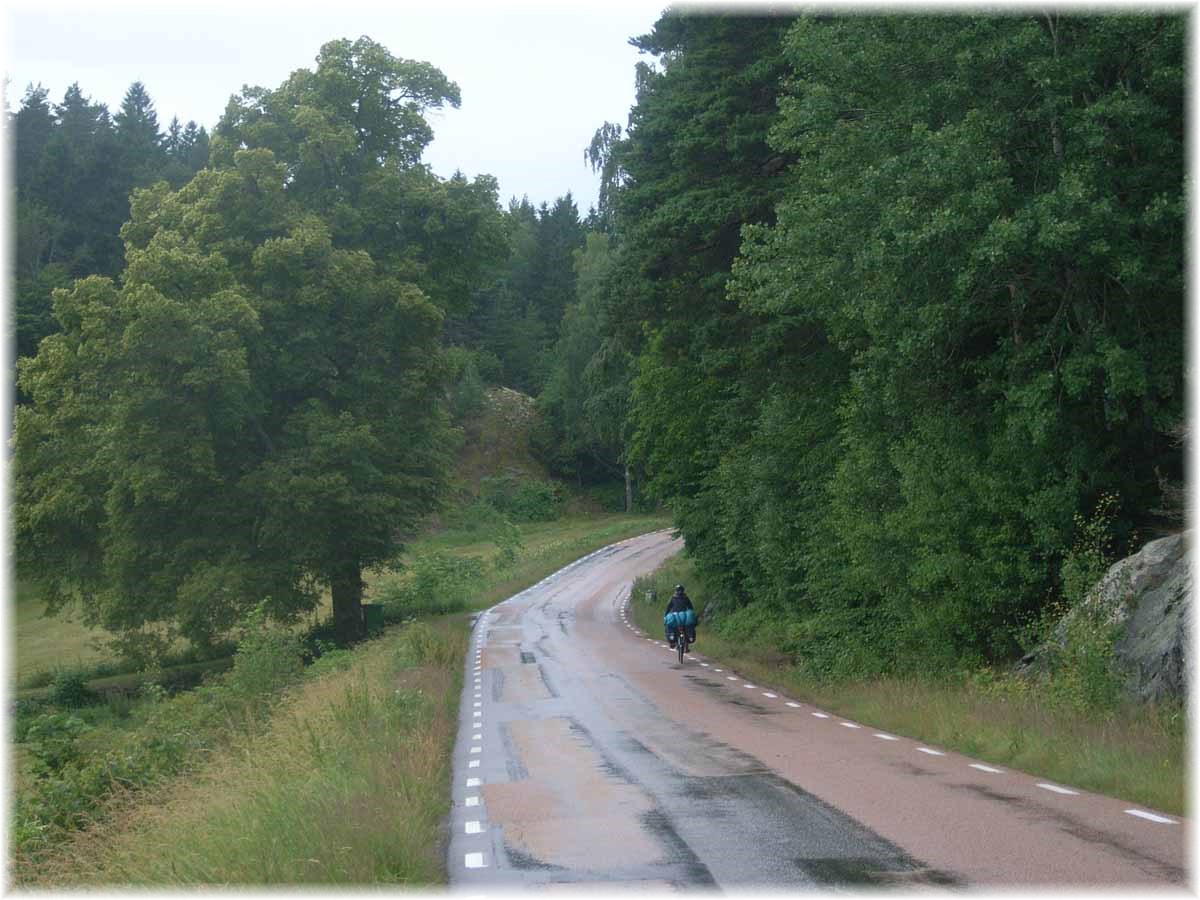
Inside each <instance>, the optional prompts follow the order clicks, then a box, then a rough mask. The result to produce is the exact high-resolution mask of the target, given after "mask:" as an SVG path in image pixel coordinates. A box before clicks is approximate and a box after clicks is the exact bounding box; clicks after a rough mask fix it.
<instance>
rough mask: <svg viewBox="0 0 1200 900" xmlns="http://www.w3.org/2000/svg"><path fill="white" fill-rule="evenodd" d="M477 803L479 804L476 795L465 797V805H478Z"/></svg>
mask: <svg viewBox="0 0 1200 900" xmlns="http://www.w3.org/2000/svg"><path fill="white" fill-rule="evenodd" d="M478 805H479V797H478V796H471V797H468V798H467V806H478Z"/></svg>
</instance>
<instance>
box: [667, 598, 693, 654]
mask: <svg viewBox="0 0 1200 900" xmlns="http://www.w3.org/2000/svg"><path fill="white" fill-rule="evenodd" d="M684 610H689V611H691V615H690V616H689V617H688V618H689V619H690V620H691V623H692V624H689V625H687V626H685V627H686V628H687V638H688V641H689V642H690V643H693V644H694V643H695V642H696V625H695V621H696V611H695V607H694V606H692V600H691V598H690V597H689V596H688V595H687V592H686V591H685V590H684V589H683V585H682V584H677V585H675V593H674V594H672V595H671V599H670V600H669V601H668V602H667V611H666V612H665V613H663V619H664V620H665V619H666V618H667V617H668V616H670V615H671V613H681V612H684ZM667 643H668V644H670V645H671V646H672V647H674V646H675V626H674V625H670V624H668V625H667Z"/></svg>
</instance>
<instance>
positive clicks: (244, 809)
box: [27, 619, 468, 886]
mask: <svg viewBox="0 0 1200 900" xmlns="http://www.w3.org/2000/svg"><path fill="white" fill-rule="evenodd" d="M467 637H468V635H467V631H466V630H465V629H464V628H462V627H461V623H460V622H457V621H449V620H447V619H443V620H441V621H439V622H436V623H433V624H432V625H430V624H418V625H414V626H410V627H408V628H405V629H402V630H401V631H400V632H399V633H398V634H396V635H394V636H392V637H391V638H389V639H385V640H381V641H374V642H371V643H370V644H369V645H367V646H366V647H365V648H364V649H362V650H360V651H359V652H357V653H356V654H355V655H354V656H355V659H354V662H353V664H352V665H351V666H350V668H348V669H346V670H342V671H338V670H330V671H327V672H324V673H322V674H320V675H318V676H317V677H315V678H312V679H310V680H309V681H308V682H307V683H306V684H304V685H303V687H302V688H301V689H299V690H297V691H295V692H294V693H293V695H292V696H291V697H290V698H289V700H288V701H287V702H286V703H285V704H284V706H283V707H282V708H281V709H280V710H279V711H278V712H277V714H276V715H275V716H274V717H273V719H272V721H271V723H270V726H269V727H268V728H267V729H266V730H264V731H262V732H259V733H247V734H246V735H244V736H243V737H242V738H241V739H240V740H238V741H236V742H235V743H234V744H233V745H232V746H231V747H230V748H229V751H228V752H225V753H222V754H221V755H220V756H219V757H216V758H214V759H213V760H212V761H211V763H210V764H209V765H207V766H205V767H204V768H203V769H202V770H200V771H199V772H197V773H196V774H195V775H194V776H193V777H192V778H190V779H188V780H187V781H181V782H177V783H175V784H173V785H171V786H170V787H169V788H168V789H165V790H163V791H161V792H159V793H158V794H157V795H156V796H155V797H154V798H153V802H148V803H140V804H137V805H136V806H132V807H130V808H129V809H128V810H126V811H125V813H124V815H123V816H122V817H120V818H119V819H117V820H116V821H114V822H113V823H111V824H109V825H108V826H107V827H102V828H94V829H92V830H90V831H88V832H85V833H82V834H80V835H79V836H78V837H76V838H75V839H74V840H73V841H71V843H70V845H69V846H68V847H67V848H65V849H64V852H62V853H60V854H58V855H57V856H56V857H55V858H54V859H53V860H52V861H50V863H49V864H46V865H43V866H42V867H41V870H40V871H39V872H38V873H37V875H36V876H34V877H31V878H30V879H29V880H28V882H27V884H28V885H29V886H44V885H51V884H53V885H56V886H74V885H117V884H120V885H154V886H183V885H195V884H224V885H267V884H325V885H333V884H369V883H392V884H429V883H432V882H438V881H441V880H443V877H444V873H443V872H442V866H443V862H442V853H441V831H440V825H441V821H442V818H443V817H444V816H445V814H446V811H447V808H448V794H449V791H448V779H449V759H450V753H449V748H450V746H451V745H452V743H453V739H454V731H455V724H456V708H457V702H458V694H459V691H460V690H461V686H462V685H461V680H462V676H461V671H462V667H461V658H462V656H463V654H464V652H465V650H466V645H467Z"/></svg>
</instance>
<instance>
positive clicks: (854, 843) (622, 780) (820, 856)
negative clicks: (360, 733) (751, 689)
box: [447, 533, 965, 892]
mask: <svg viewBox="0 0 1200 900" xmlns="http://www.w3.org/2000/svg"><path fill="white" fill-rule="evenodd" d="M677 549H678V542H677V541H673V540H671V538H670V536H669V535H668V534H666V533H660V534H658V535H656V536H652V537H642V538H639V539H635V540H634V541H631V542H625V543H623V544H621V545H615V546H613V547H609V548H605V549H604V550H602V551H598V552H597V553H595V554H592V555H591V556H590V557H587V558H585V559H584V560H581V561H579V562H578V563H575V564H573V565H572V566H569V567H567V568H566V569H564V570H562V571H560V572H558V573H556V574H555V575H553V576H551V577H550V578H548V579H546V580H545V581H544V582H542V583H541V584H538V585H535V586H533V587H531V588H530V589H528V590H526V591H523V592H522V593H521V594H518V595H516V596H514V597H512V598H510V599H509V600H507V601H505V602H504V603H503V604H500V605H499V606H497V607H494V608H493V609H492V610H489V611H488V612H487V613H485V614H483V615H481V616H480V617H479V618H478V619H477V620H476V621H475V623H474V625H473V641H472V644H471V647H472V649H471V651H470V652H469V653H468V661H467V678H466V686H465V689H464V694H463V703H462V715H461V719H460V731H459V735H458V739H457V742H456V746H455V750H454V761H453V776H452V777H453V782H452V800H453V805H452V809H451V813H450V816H449V821H448V829H449V841H448V848H447V867H448V873H449V882H450V885H451V887H452V888H453V889H455V890H467V891H469V892H476V891H478V890H479V889H481V888H494V889H499V890H507V889H513V890H516V889H528V888H535V887H539V886H547V887H548V886H551V885H574V886H583V885H588V886H600V887H604V888H607V889H612V890H623V889H629V888H635V887H644V888H650V889H665V890H670V889H682V890H702V891H703V890H729V889H768V888H780V889H803V888H832V887H846V888H852V889H853V888H862V887H866V886H885V885H886V886H915V885H923V886H942V887H951V888H953V887H957V886H962V885H964V883H965V882H964V879H963V878H962V876H960V875H958V874H956V873H954V872H951V871H944V870H941V869H938V868H936V867H933V866H930V865H927V864H926V863H924V862H923V861H922V860H919V859H915V858H913V857H912V856H911V855H909V854H908V853H906V852H905V851H904V850H902V849H901V848H899V847H897V846H896V845H895V844H893V843H891V842H889V841H888V840H886V839H885V838H883V837H882V836H880V835H879V834H877V833H874V832H873V831H871V830H870V829H869V828H867V827H865V826H864V825H862V824H861V823H859V822H857V821H855V820H854V819H853V818H851V817H850V816H849V815H847V814H845V813H843V812H841V811H839V810H838V809H836V808H834V807H832V806H831V805H829V804H828V803H825V802H824V801H822V800H821V799H820V798H818V797H816V796H814V795H812V794H810V793H808V792H806V791H805V790H804V789H802V788H800V787H798V786H797V785H796V784H794V783H792V782H790V781H788V780H785V779H784V778H782V777H780V776H779V775H778V774H776V773H774V772H773V771H772V770H771V768H770V767H769V766H768V765H766V764H765V763H764V762H763V761H761V760H759V759H756V758H755V757H753V756H751V755H749V754H748V753H746V752H744V751H742V750H738V749H736V748H734V747H731V746H729V745H727V744H725V743H722V742H720V741H719V740H717V739H715V738H713V737H712V736H711V735H710V734H708V733H707V732H706V731H705V730H704V728H703V726H702V724H700V723H693V722H692V721H691V720H692V716H693V712H694V710H693V708H691V707H688V706H686V705H684V706H681V707H680V708H675V709H661V708H659V707H658V706H657V705H656V704H655V703H654V702H653V701H652V700H651V699H650V698H649V697H648V696H647V695H646V694H645V693H644V692H642V691H640V690H639V689H638V688H637V686H636V682H635V679H634V678H632V677H629V676H628V674H627V673H626V672H623V671H621V670H620V669H618V668H617V667H615V666H614V665H611V664H610V661H609V660H607V659H606V656H605V653H604V647H603V642H602V641H598V640H594V636H595V634H596V633H597V632H596V630H595V629H596V627H597V626H596V625H595V624H594V623H590V627H581V624H582V623H581V622H580V621H577V617H578V616H580V615H583V613H581V611H580V610H581V604H585V603H590V604H591V606H592V607H595V606H596V605H597V604H600V605H602V606H604V607H605V608H606V609H614V608H619V604H620V603H621V592H622V591H627V589H628V584H629V582H630V580H631V579H632V577H633V576H634V575H635V574H639V573H641V572H644V571H649V570H650V569H652V568H654V567H655V566H656V565H657V564H658V563H659V562H660V561H661V560H662V559H665V558H666V557H667V556H669V555H670V554H671V553H673V552H675V551H676V550H677ZM607 624H608V627H613V626H612V625H611V623H607ZM645 646H646V651H645V652H646V657H647V660H648V661H649V660H651V659H653V662H654V663H655V664H656V665H660V666H661V665H662V663H661V656H662V654H663V651H662V650H661V649H659V648H656V647H655V646H654V645H652V644H650V643H648V642H647V643H646V645H645ZM652 654H653V656H652ZM685 668H686V667H685ZM693 669H694V671H693V670H687V671H684V672H680V671H677V670H667V674H666V676H665V677H672V678H686V679H689V681H688V685H689V686H690V687H691V688H693V689H694V690H695V691H696V693H697V695H702V694H712V695H718V694H724V695H726V699H727V701H728V702H731V703H738V702H743V703H744V702H745V701H741V700H740V698H739V697H738V696H737V695H736V694H732V693H730V690H729V689H728V688H727V686H726V685H724V684H723V683H722V682H721V679H720V676H715V675H711V674H709V673H707V672H704V671H702V670H699V669H695V668H694V667H693ZM746 705H747V708H748V709H749V710H750V711H751V712H756V713H757V712H760V710H759V708H758V707H756V706H754V705H753V704H746ZM769 719H770V715H769V714H763V715H760V716H757V717H755V718H751V717H748V722H756V721H762V727H768V728H769V727H770V724H769ZM747 727H753V726H752V725H748V726H747Z"/></svg>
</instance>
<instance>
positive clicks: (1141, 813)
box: [1125, 809, 1179, 825]
mask: <svg viewBox="0 0 1200 900" xmlns="http://www.w3.org/2000/svg"><path fill="white" fill-rule="evenodd" d="M1125 812H1127V813H1129V815H1131V816H1137V817H1138V818H1139V819H1147V820H1149V821H1151V822H1161V823H1162V824H1163V825H1177V824H1179V823H1177V822H1176V821H1175V820H1174V819H1168V818H1167V817H1166V816H1156V815H1155V814H1154V813H1148V812H1144V811H1142V810H1140V809H1127V810H1125Z"/></svg>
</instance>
